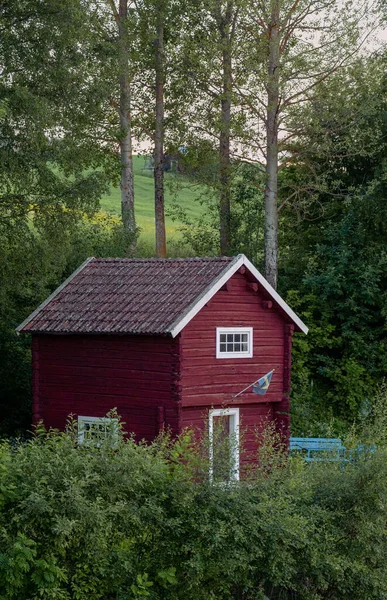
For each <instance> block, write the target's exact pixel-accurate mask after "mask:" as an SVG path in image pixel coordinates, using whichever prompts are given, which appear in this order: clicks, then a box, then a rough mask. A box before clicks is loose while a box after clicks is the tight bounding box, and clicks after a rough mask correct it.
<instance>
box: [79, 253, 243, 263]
mask: <svg viewBox="0 0 387 600" xmlns="http://www.w3.org/2000/svg"><path fill="white" fill-rule="evenodd" d="M238 256H239V255H238ZM235 258H236V257H235V256H190V257H187V258H156V257H150V258H129V257H126V256H123V257H113V256H112V257H110V256H109V257H104V258H92V259H91V260H92V261H93V262H99V263H101V262H160V263H162V262H212V261H213V262H215V261H216V262H232V261H233V260H234V259H235Z"/></svg>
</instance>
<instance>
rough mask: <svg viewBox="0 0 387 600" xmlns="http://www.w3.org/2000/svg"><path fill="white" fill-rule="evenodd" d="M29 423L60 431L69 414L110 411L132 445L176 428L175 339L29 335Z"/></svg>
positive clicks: (100, 413) (100, 414)
mask: <svg viewBox="0 0 387 600" xmlns="http://www.w3.org/2000/svg"><path fill="white" fill-rule="evenodd" d="M33 365H34V376H33V398H34V401H33V412H34V422H37V421H38V420H39V419H43V420H44V423H45V424H46V425H47V426H52V427H58V428H60V429H63V428H64V426H65V423H66V419H67V417H68V415H69V414H70V413H73V414H74V415H75V416H77V415H82V416H96V417H103V416H105V415H106V413H107V412H108V411H109V410H110V409H112V408H116V409H117V411H118V413H119V415H120V416H121V417H122V420H123V421H124V422H125V429H126V430H127V431H128V432H134V433H135V435H136V440H137V441H139V440H140V439H143V438H144V439H146V440H148V441H151V440H153V439H154V437H155V436H156V435H157V434H158V432H159V430H160V428H161V427H162V425H163V424H164V425H165V426H168V427H170V428H171V429H172V431H173V432H175V433H177V432H178V431H179V428H180V412H181V411H180V404H179V395H178V386H177V385H176V382H177V380H178V373H179V340H178V339H175V340H173V339H172V338H167V337H162V336H154V337H152V336H127V335H126V336H108V335H89V336H87V335H61V336H58V335H34V336H33Z"/></svg>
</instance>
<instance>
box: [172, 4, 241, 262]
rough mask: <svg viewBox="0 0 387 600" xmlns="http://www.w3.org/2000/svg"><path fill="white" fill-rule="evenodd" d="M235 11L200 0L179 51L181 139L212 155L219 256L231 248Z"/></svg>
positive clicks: (233, 6)
mask: <svg viewBox="0 0 387 600" xmlns="http://www.w3.org/2000/svg"><path fill="white" fill-rule="evenodd" d="M239 12H240V1H239V0H204V1H203V2H201V3H200V4H198V9H197V12H196V15H194V16H193V18H192V20H191V23H192V25H191V28H190V30H188V31H187V35H186V38H185V42H184V47H183V50H182V55H183V60H182V65H183V68H184V73H185V78H186V81H187V83H188V86H189V87H190V90H191V91H190V93H191V94H192V104H191V106H190V108H189V110H188V117H187V137H188V139H189V140H190V141H191V143H192V144H193V145H194V146H195V145H198V146H200V144H202V143H203V141H205V143H206V144H211V145H212V148H213V151H214V152H216V153H217V156H218V177H217V178H216V180H213V181H212V185H214V184H215V187H216V191H217V194H218V201H219V246H220V253H221V254H223V255H228V254H230V252H231V249H232V234H231V181H232V165H231V159H232V150H231V142H232V139H233V137H234V136H235V131H234V130H235V123H234V121H233V117H234V106H233V104H234V81H235V80H237V79H238V75H237V68H236V64H237V63H238V62H240V60H239V61H238V60H237V54H238V49H237V36H238V18H239ZM187 75H188V77H187ZM183 76H184V74H183Z"/></svg>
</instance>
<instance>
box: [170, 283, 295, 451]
mask: <svg viewBox="0 0 387 600" xmlns="http://www.w3.org/2000/svg"><path fill="white" fill-rule="evenodd" d="M227 287H228V289H227V291H226V290H224V291H223V290H222V291H219V292H218V293H217V294H216V295H215V296H214V297H213V298H212V299H211V300H210V302H209V303H208V304H207V305H206V306H205V307H204V308H203V309H202V310H201V311H200V312H199V313H198V314H197V315H196V316H195V317H194V318H193V319H192V321H191V322H190V323H189V324H188V325H187V326H186V327H185V328H184V330H183V331H182V332H181V399H182V407H183V413H182V424H183V426H185V427H194V428H195V427H199V428H202V427H203V426H204V417H205V416H206V415H208V410H209V409H210V408H212V407H213V408H221V407H222V406H235V407H239V409H240V411H239V412H240V421H241V429H242V430H244V431H245V442H246V447H247V450H248V451H249V452H251V451H254V450H255V449H256V435H255V433H254V430H255V429H258V430H259V429H261V428H262V426H263V423H264V422H265V421H267V420H271V421H274V422H275V423H276V426H278V427H279V428H280V429H281V431H282V430H284V434H285V435H286V436H287V435H288V425H289V417H288V415H287V414H286V413H288V412H289V399H288V396H287V395H285V394H288V392H289V382H290V356H289V353H290V351H291V337H289V335H288V333H287V332H288V328H289V325H288V324H287V322H286V321H285V320H284V316H283V313H281V312H280V310H279V309H276V308H275V307H274V306H273V307H272V308H264V307H263V306H262V302H264V301H265V300H267V298H265V297H264V296H263V295H261V293H260V291H259V289H258V292H255V291H253V290H252V289H251V287H248V280H247V279H246V276H245V275H242V274H241V273H239V272H238V273H236V274H235V275H234V276H233V277H232V278H231V279H230V280H229V282H228V285H227ZM233 326H235V327H252V328H253V357H252V358H231V359H230V358H222V359H217V358H216V328H217V327H233ZM271 369H275V372H274V374H273V378H272V382H271V385H270V388H269V390H268V392H267V393H266V395H265V396H258V395H256V394H253V393H252V391H251V390H249V391H247V392H246V393H244V394H243V395H242V396H240V397H238V398H237V399H236V400H233V399H232V396H233V394H236V393H238V392H240V391H241V390H242V389H243V388H245V387H246V386H248V385H249V384H250V383H252V382H253V381H254V380H256V379H258V378H259V377H261V376H262V375H265V374H266V373H267V372H268V371H270V370H271ZM283 413H285V414H283Z"/></svg>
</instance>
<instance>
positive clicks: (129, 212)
mask: <svg viewBox="0 0 387 600" xmlns="http://www.w3.org/2000/svg"><path fill="white" fill-rule="evenodd" d="M127 16H128V0H119V10H118V31H119V44H120V126H121V132H122V133H121V135H122V137H121V139H120V157H121V185H120V187H121V214H122V222H123V224H124V229H125V231H126V232H127V233H128V234H130V235H131V236H133V239H132V241H131V244H130V246H131V248H130V249H131V250H132V251H133V250H134V248H135V244H136V219H135V214H134V185H133V155H132V129H131V114H130V100H131V98H130V73H129V62H128V51H129V49H128V34H127Z"/></svg>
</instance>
